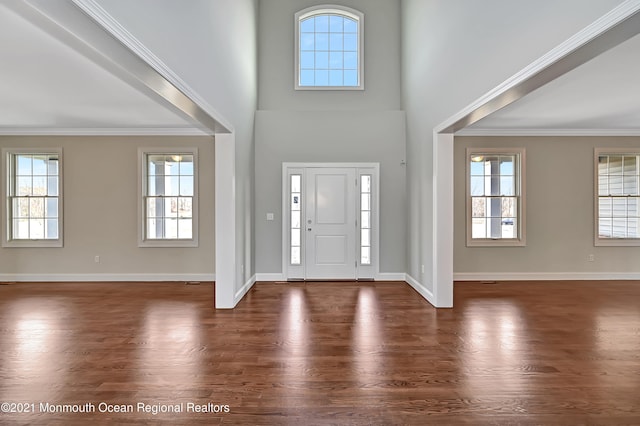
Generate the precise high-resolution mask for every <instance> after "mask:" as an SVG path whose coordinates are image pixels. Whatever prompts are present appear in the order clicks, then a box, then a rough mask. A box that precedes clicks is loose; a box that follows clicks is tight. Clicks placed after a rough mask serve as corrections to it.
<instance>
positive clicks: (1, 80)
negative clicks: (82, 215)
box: [0, 2, 640, 134]
mask: <svg viewBox="0 0 640 426" xmlns="http://www.w3.org/2000/svg"><path fill="white" fill-rule="evenodd" d="M20 3H21V2H20ZM16 4H17V3H16V2H7V3H0V58H2V63H1V66H0V134H11V133H12V132H17V133H29V132H33V133H38V132H42V133H47V132H48V133H55V132H56V130H60V129H64V130H67V131H68V130H73V129H76V130H79V131H84V132H87V133H91V131H92V130H96V131H97V132H100V131H104V130H105V129H111V130H112V131H113V130H114V129H115V131H116V132H121V133H127V132H131V133H137V132H140V131H141V129H144V130H145V131H147V132H149V131H150V132H152V133H153V131H154V129H155V130H157V131H158V132H159V133H167V132H170V131H175V132H177V133H179V132H189V131H195V132H198V129H199V128H200V129H201V128H202V126H201V125H199V124H198V123H197V122H196V121H195V120H193V119H192V118H190V117H189V116H188V115H187V114H184V113H182V112H180V111H179V110H178V109H177V108H174V107H172V106H171V105H170V104H169V103H168V102H166V101H165V100H163V99H162V98H161V97H159V96H154V94H153V93H150V92H149V91H148V90H146V91H145V90H142V89H141V87H133V86H132V85H131V84H129V83H127V82H125V81H124V80H122V79H120V78H119V77H116V76H115V75H114V74H113V73H111V72H109V71H107V70H106V69H105V68H104V67H102V66H100V65H98V64H97V63H95V62H94V61H92V60H91V59H89V58H88V57H87V56H85V55H83V54H81V53H80V51H79V50H77V49H74V48H72V47H70V46H69V45H67V44H66V43H64V42H62V41H60V39H59V38H58V37H55V34H51V33H50V32H49V31H45V30H43V29H42V28H41V27H39V26H38V25H37V24H34V23H33V20H32V19H29V18H30V17H29V16H28V15H29V14H26V15H27V16H26V18H25V13H24V10H25V8H24V7H21V8H17V9H16V8H15V5H16ZM589 131H591V132H593V133H598V134H600V133H611V134H621V133H622V134H625V133H628V134H640V36H636V37H634V38H632V39H630V40H628V41H626V42H624V43H622V44H620V45H619V46H617V47H615V48H613V49H610V50H609V51H607V52H605V53H603V54H601V55H600V56H598V57H596V58H595V59H592V60H591V61H589V62H587V63H586V64H584V65H582V66H580V67H578V68H576V69H574V70H572V71H570V72H568V73H566V74H565V75H563V76H561V77H559V78H557V79H555V80H554V81H551V82H550V83H548V84H546V85H545V86H542V87H541V88H539V89H537V90H535V91H534V92H532V93H530V94H529V95H527V96H525V97H523V98H522V99H520V100H518V101H516V102H514V103H512V104H510V105H508V106H507V107H505V108H503V109H501V110H499V111H497V112H494V113H493V114H491V115H489V116H487V117H485V118H484V119H482V120H480V121H478V122H476V123H474V124H472V125H471V126H469V127H467V128H466V129H464V130H462V131H461V132H460V133H461V134H503V133H509V132H515V133H518V132H519V133H527V132H530V133H536V132H539V133H544V132H546V133H554V132H557V133H558V134H562V133H563V132H583V133H588V132H589Z"/></svg>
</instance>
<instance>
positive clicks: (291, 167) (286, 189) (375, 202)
mask: <svg viewBox="0 0 640 426" xmlns="http://www.w3.org/2000/svg"><path fill="white" fill-rule="evenodd" d="M318 168H345V169H346V168H350V169H355V171H356V182H354V185H356V188H357V190H356V194H357V195H356V196H355V202H356V218H357V219H356V224H354V226H357V229H356V279H358V280H375V279H377V278H378V274H379V270H380V237H379V236H380V217H379V216H380V215H379V212H380V163H297V162H296V163H293V162H292V163H282V275H283V278H284V279H285V280H304V279H305V278H306V271H305V265H304V254H301V264H300V265H292V263H291V257H290V250H291V214H290V210H289V209H290V207H289V205H290V198H291V196H290V194H291V187H290V185H291V178H290V176H291V175H298V174H299V175H301V176H302V188H304V187H305V183H304V182H305V181H304V175H305V170H306V169H318ZM363 175H370V176H371V186H372V188H371V209H372V210H371V262H370V264H369V265H362V264H361V256H360V247H361V233H360V232H361V229H362V227H361V223H360V221H361V219H360V212H361V193H360V191H361V190H360V180H361V176H363ZM304 200H305V198H304V195H302V199H301V205H302V208H303V209H304ZM302 216H303V218H302V219H303V220H304V210H303V212H302ZM302 235H305V234H304V233H302ZM301 238H302V236H301Z"/></svg>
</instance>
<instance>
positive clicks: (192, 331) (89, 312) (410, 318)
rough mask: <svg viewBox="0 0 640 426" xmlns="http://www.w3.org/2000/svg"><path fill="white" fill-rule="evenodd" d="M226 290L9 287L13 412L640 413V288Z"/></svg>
mask: <svg viewBox="0 0 640 426" xmlns="http://www.w3.org/2000/svg"><path fill="white" fill-rule="evenodd" d="M213 294H214V291H213V284H212V283H203V284H201V285H199V286H194V285H181V284H177V283H42V284H11V285H3V286H0V403H3V405H2V410H3V412H2V413H0V424H25V425H26V424H29V425H33V424H47V425H49V424H65V425H68V424H87V423H89V422H91V423H97V424H136V423H158V422H166V423H167V424H295V425H299V424H427V423H429V424H473V425H477V424H487V423H491V424H494V423H497V424H502V423H507V424H523V423H524V424H563V425H564V424H586V423H598V424H640V399H638V395H640V305H639V304H638V300H640V286H639V285H638V283H633V282H597V283H596V282H594V283H579V282H543V283H534V282H529V283H499V284H492V285H487V284H478V283H458V284H456V286H455V307H454V308H453V309H443V310H436V309H434V308H433V307H432V306H431V305H429V304H428V303H427V302H426V301H424V300H423V299H421V298H420V296H418V294H417V293H415V292H414V291H413V290H412V289H411V288H410V287H409V286H408V285H407V284H405V283H400V282H394V283H372V282H368V283H344V282H340V283H317V282H316V283H295V284H277V283H257V284H256V285H255V286H254V288H253V289H252V290H251V291H250V292H249V294H248V295H247V297H246V298H245V299H244V300H243V301H242V302H241V303H240V304H239V306H238V307H237V308H236V309H235V310H228V311H215V310H213V309H212V308H211V307H212V306H213ZM7 403H8V404H9V405H7ZM4 411H11V412H4ZM25 411H31V412H25ZM117 411H124V412H117ZM227 411H228V412H227Z"/></svg>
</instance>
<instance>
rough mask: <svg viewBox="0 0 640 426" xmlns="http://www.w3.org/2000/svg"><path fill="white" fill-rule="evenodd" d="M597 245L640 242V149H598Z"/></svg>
mask: <svg viewBox="0 0 640 426" xmlns="http://www.w3.org/2000/svg"><path fill="white" fill-rule="evenodd" d="M595 165H596V170H595V176H596V191H595V193H596V197H595V198H596V200H595V218H596V232H595V236H596V238H595V243H596V245H640V150H604V149H596V155H595Z"/></svg>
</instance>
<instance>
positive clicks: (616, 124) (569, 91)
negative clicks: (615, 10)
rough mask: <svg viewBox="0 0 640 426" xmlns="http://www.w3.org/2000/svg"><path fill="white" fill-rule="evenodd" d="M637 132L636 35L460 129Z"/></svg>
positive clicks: (639, 60) (639, 44)
mask: <svg viewBox="0 0 640 426" xmlns="http://www.w3.org/2000/svg"><path fill="white" fill-rule="evenodd" d="M509 132H515V133H521V134H526V133H532V134H535V133H548V134H553V133H554V132H557V133H559V134H563V133H571V132H574V133H577V134H589V133H593V134H614V135H615V134H634V135H635V134H640V36H635V37H633V38H631V39H629V40H627V41H625V42H623V43H621V44H619V45H618V46H617V47H614V48H612V49H610V50H608V51H606V52H604V53H602V54H601V55H599V56H597V57H596V58H594V59H592V60H591V61H589V62H587V63H585V64H584V65H581V66H579V67H577V68H575V69H573V70H572V71H569V72H568V73H566V74H564V75H563V76H561V77H558V78H556V79H555V80H553V81H551V82H550V83H548V84H546V85H544V86H542V87H541V88H539V89H537V90H535V91H533V92H532V93H530V94H529V95H527V96H525V97H523V98H521V99H520V100H518V101H516V102H514V103H512V104H510V105H508V106H506V107H505V108H503V109H501V110H499V111H497V112H494V113H493V114H491V115H489V116H487V117H486V118H484V119H482V120H479V121H477V122H476V123H474V124H472V125H470V126H469V127H467V128H466V129H464V130H463V131H462V132H460V133H461V134H491V133H496V134H501V133H509Z"/></svg>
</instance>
